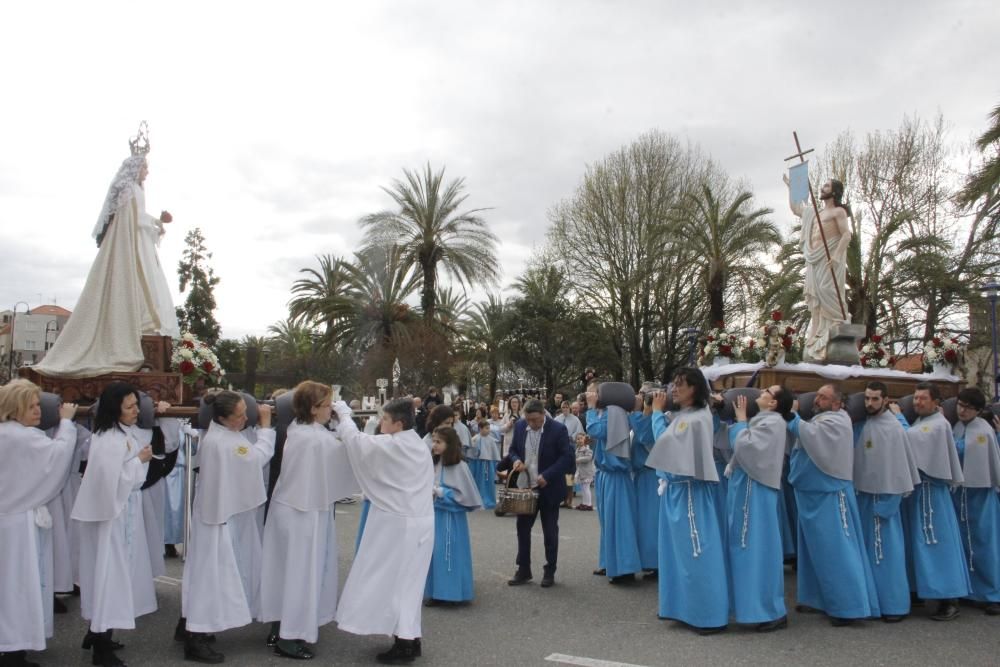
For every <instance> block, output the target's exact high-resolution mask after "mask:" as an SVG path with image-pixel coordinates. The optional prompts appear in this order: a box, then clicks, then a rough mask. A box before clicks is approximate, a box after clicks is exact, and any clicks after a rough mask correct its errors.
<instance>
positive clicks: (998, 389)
mask: <svg viewBox="0 0 1000 667" xmlns="http://www.w3.org/2000/svg"><path fill="white" fill-rule="evenodd" d="M995 287H996V286H995V285H994V288H995ZM989 300H990V324H991V325H992V327H991V328H992V329H993V402H994V403H996V402H997V401H998V400H1000V399H998V395H1000V377H997V376H998V375H1000V372H998V370H1000V364H998V362H997V293H996V289H993V290H991V292H990V295H989Z"/></svg>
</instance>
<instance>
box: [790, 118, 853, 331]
mask: <svg viewBox="0 0 1000 667" xmlns="http://www.w3.org/2000/svg"><path fill="white" fill-rule="evenodd" d="M792 137H793V138H794V139H795V150H796V151H798V152H797V153H795V155H790V156H788V157H786V158H785V160H784V161H785V162H788V161H789V160H794V159H795V158H798V159H799V162H800V163H802V162H805V161H806V160H805V156H806V155H807V154H809V153H812V152H813V149H812V148H810V149H809V150H806V151H804V150H802V146H801V145H800V144H799V133H798V132H792ZM809 201H810V202H812V207H813V213H814V214H815V215H816V224H817V225H818V226H819V236H820V238H821V239H823V250H824V251H826V262H827V266H828V267H830V278H831V279H832V280H833V288H834V290H835V291H836V292H837V304H838V305H839V306H840V316H841V317H842V318H844V320H845V321H847V310H846V309H845V308H844V299H843V297H841V296H840V288H839V287H837V274H835V273H834V272H833V263H832V262H831V261H830V260H831V257H830V246H829V245H828V244H827V242H826V232H825V231H823V223H822V221H821V220H820V218H819V206H817V205H816V195H815V194H813V189H812V184H811V183H810V184H809Z"/></svg>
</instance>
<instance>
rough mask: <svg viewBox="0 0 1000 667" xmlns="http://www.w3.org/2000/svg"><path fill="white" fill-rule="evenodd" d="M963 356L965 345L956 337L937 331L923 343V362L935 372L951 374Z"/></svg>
mask: <svg viewBox="0 0 1000 667" xmlns="http://www.w3.org/2000/svg"><path fill="white" fill-rule="evenodd" d="M964 357H965V346H964V345H962V343H960V342H959V340H958V338H957V337H955V336H951V335H949V334H946V333H945V332H943V331H939V332H938V333H936V334H935V335H934V337H933V338H931V339H930V340H929V341H927V342H926V343H924V364H925V365H929V366H930V367H931V368H933V369H934V372H935V373H939V374H944V375H952V374H953V373H954V371H955V368H956V367H957V366H958V365H959V364H960V363H962V359H963V358H964Z"/></svg>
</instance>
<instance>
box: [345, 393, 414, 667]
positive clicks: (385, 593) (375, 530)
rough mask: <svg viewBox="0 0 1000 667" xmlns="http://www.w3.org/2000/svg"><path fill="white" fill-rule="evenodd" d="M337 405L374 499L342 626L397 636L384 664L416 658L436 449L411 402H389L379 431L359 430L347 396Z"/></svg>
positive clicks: (357, 471)
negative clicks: (422, 432) (423, 434)
mask: <svg viewBox="0 0 1000 667" xmlns="http://www.w3.org/2000/svg"><path fill="white" fill-rule="evenodd" d="M334 410H335V411H336V413H337V417H338V418H339V420H340V426H339V428H338V435H339V436H340V439H341V440H342V441H343V443H344V444H345V445H346V447H347V456H348V458H349V459H350V462H351V468H352V469H353V470H354V475H355V477H356V478H357V480H358V483H359V484H360V486H361V490H362V492H363V493H364V494H365V497H366V498H367V499H368V500H369V502H370V503H371V509H370V510H369V513H368V521H367V523H366V524H365V532H364V535H363V536H362V538H361V543H360V545H359V547H358V552H357V555H356V556H355V558H354V563H353V564H352V565H351V572H350V574H349V575H348V577H347V583H346V584H345V585H344V592H343V594H342V595H341V598H340V606H339V608H338V609H337V623H338V625H339V626H340V629H341V630H346V631H347V632H351V633H353V634H360V635H373V634H384V635H393V637H394V639H395V642H394V644H393V646H392V648H391V649H389V650H388V651H385V652H383V653H379V654H378V655H377V656H376V657H377V659H378V660H379V662H382V663H385V664H403V663H408V662H413V660H414V658H416V657H419V656H420V655H421V645H420V636H421V627H420V612H421V608H422V602H423V593H424V581H425V579H426V577H427V570H428V568H429V567H430V562H431V554H432V553H433V550H434V499H433V498H434V497H433V489H434V463H433V461H432V460H431V453H430V450H429V449H428V448H427V446H426V445H425V444H424V443H423V441H422V440H421V439H420V436H418V435H417V434H416V432H415V431H414V430H413V403H412V401H409V400H407V399H396V400H393V401H390V402H389V403H387V404H386V405H385V406H384V407H383V409H382V419H381V421H380V424H379V426H380V428H381V432H382V434H381V435H376V436H371V435H365V434H363V433H360V432H358V429H357V427H356V426H355V425H354V422H353V421H352V420H351V410H350V408H348V407H347V404H346V403H344V402H343V401H337V403H335V404H334Z"/></svg>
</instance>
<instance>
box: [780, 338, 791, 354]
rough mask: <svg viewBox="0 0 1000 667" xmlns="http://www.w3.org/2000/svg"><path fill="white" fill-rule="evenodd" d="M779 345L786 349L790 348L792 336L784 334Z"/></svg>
mask: <svg viewBox="0 0 1000 667" xmlns="http://www.w3.org/2000/svg"><path fill="white" fill-rule="evenodd" d="M781 347H783V348H785V350H786V351H787V350H790V349H792V337H791V336H784V337H783V338H782V339H781Z"/></svg>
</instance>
